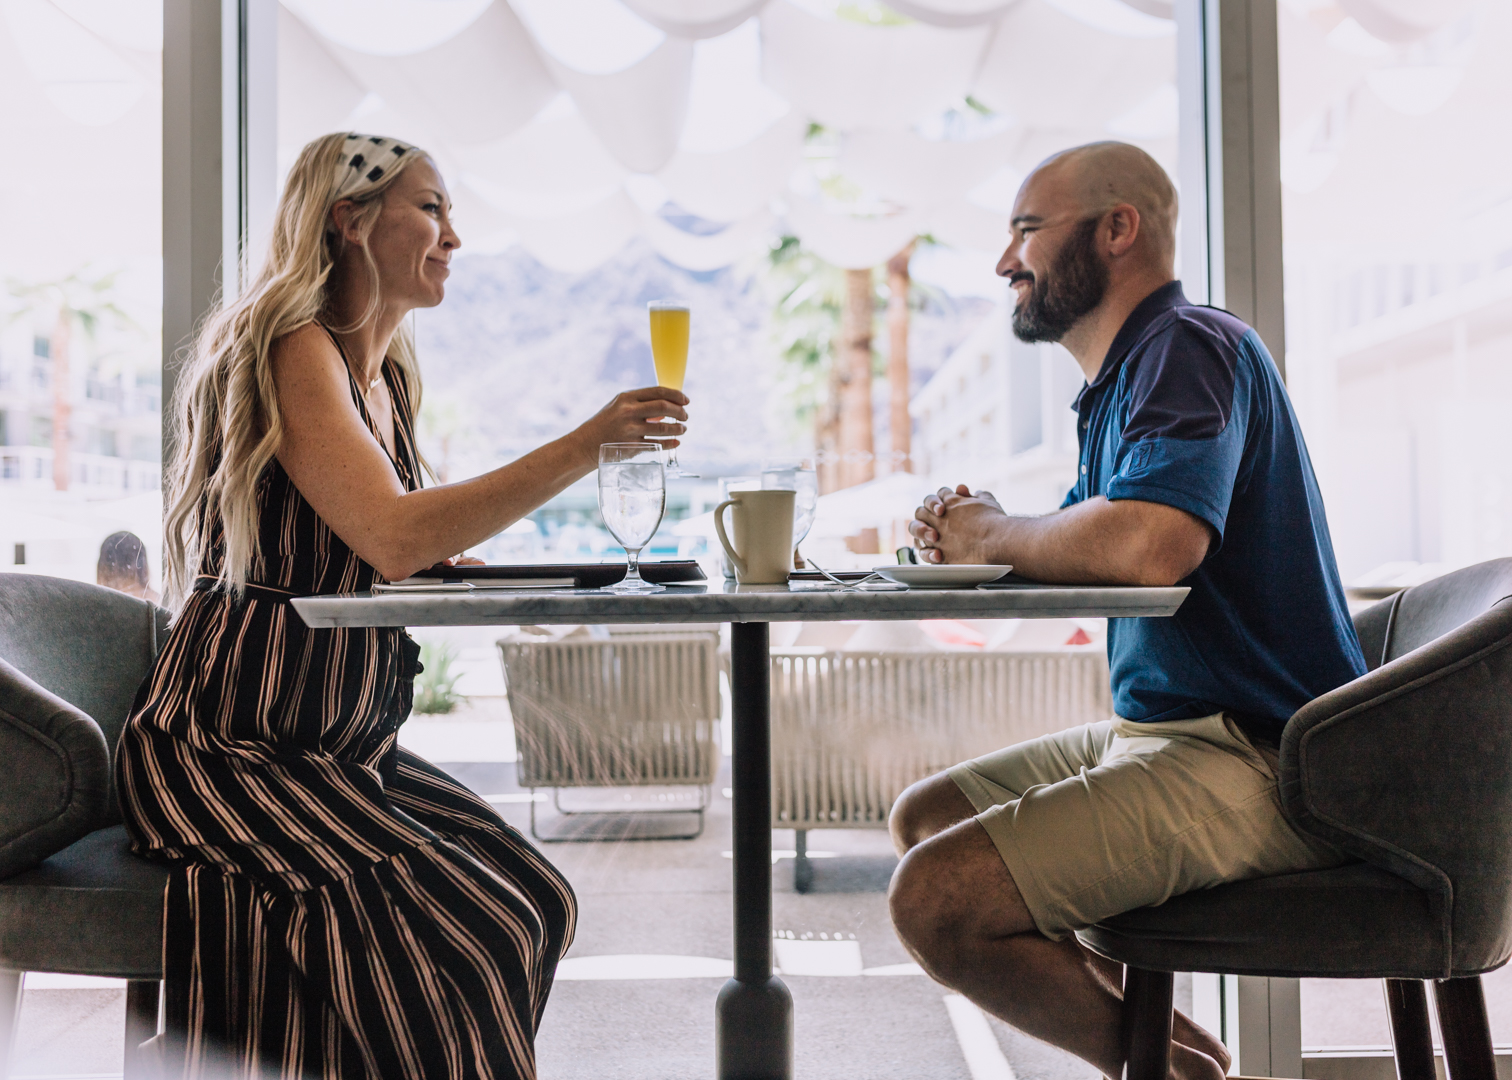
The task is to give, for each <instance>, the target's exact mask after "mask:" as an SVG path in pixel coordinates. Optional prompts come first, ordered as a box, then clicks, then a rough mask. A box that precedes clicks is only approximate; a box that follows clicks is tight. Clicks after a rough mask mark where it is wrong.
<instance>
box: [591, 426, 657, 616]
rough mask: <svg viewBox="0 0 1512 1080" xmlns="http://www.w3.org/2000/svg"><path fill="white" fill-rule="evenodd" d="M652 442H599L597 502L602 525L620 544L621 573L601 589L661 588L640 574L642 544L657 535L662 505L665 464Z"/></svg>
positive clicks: (645, 590) (635, 590)
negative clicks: (621, 553) (622, 553)
mask: <svg viewBox="0 0 1512 1080" xmlns="http://www.w3.org/2000/svg"><path fill="white" fill-rule="evenodd" d="M661 454H662V451H661V447H660V446H659V445H657V444H656V443H605V444H604V445H602V446H600V447H599V470H598V501H599V513H601V514H603V515H604V524H605V525H607V526H608V528H609V531H610V532H611V533H613V534H614V538H615V539H616V540H618V541H619V542H620V546H621V547H623V548H624V549H625V563H626V567H625V576H624V578H623V579H622V580H621V581H620V582H619V583H618V584H616V585H610V586H608V587H607V588H606V589H605V591H606V592H616V593H653V592H664V591H666V587H665V586H662V585H653V584H651V582H649V581H646V580H645V579H643V578H642V577H641V576H640V553H641V549H642V548H643V547H645V546H646V545H647V544H649V543H650V542H651V537H653V536H655V535H656V528H657V526H658V525H660V524H661V519H662V513H663V512H664V511H665V510H666V508H667V477H666V466H664V465H663V464H662V456H661Z"/></svg>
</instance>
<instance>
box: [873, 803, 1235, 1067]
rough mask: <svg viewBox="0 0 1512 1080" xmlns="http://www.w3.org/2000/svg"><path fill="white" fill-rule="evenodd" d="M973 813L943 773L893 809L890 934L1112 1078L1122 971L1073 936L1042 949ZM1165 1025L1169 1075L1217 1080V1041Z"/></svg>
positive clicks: (1178, 1023)
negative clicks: (895, 862)
mask: <svg viewBox="0 0 1512 1080" xmlns="http://www.w3.org/2000/svg"><path fill="white" fill-rule="evenodd" d="M975 814H976V811H975V808H974V807H972V805H971V802H970V800H969V799H967V798H966V796H965V795H964V794H962V792H961V789H960V788H959V787H957V786H956V784H955V781H953V780H951V779H950V778H949V777H948V776H946V775H945V774H943V773H942V774H938V775H936V776H932V777H930V778H929V779H927V780H923V781H920V782H919V783H917V784H915V785H913V787H911V788H909V789H908V791H907V792H905V793H904V795H903V797H902V798H900V799H899V800H898V804H897V807H896V808H895V810H894V812H893V818H892V820H891V822H890V823H889V824H890V826H891V829H892V834H893V841H894V844H895V845H896V846H897V848H898V852H899V854H900V855H901V856H903V862H902V863H900V864H899V867H898V872H897V874H896V875H895V876H894V878H893V886H892V888H891V890H890V891H889V903H890V905H891V907H892V910H893V922H894V924H895V925H896V926H897V928H898V933H899V936H900V937H901V938H902V939H903V942H904V944H905V945H906V946H907V947H908V949H909V951H910V952H911V953H912V954H913V955H914V956H915V958H916V959H918V961H919V963H920V964H921V965H922V966H923V967H924V969H925V970H926V971H928V972H929V973H930V975H931V976H933V977H934V978H935V979H936V980H937V981H939V982H941V983H943V984H945V985H947V986H950V987H951V988H952V989H955V990H958V991H960V992H961V993H962V994H964V995H965V996H967V997H969V998H971V999H972V1000H973V1001H975V1002H977V1004H979V1005H981V1006H983V1007H984V1008H986V1009H987V1010H988V1011H989V1012H991V1013H993V1014H994V1015H995V1016H998V1017H999V1018H1000V1019H1002V1020H1004V1021H1006V1022H1007V1023H1010V1024H1012V1025H1013V1026H1014V1027H1016V1028H1018V1029H1019V1030H1021V1031H1024V1032H1027V1033H1028V1034H1031V1035H1034V1036H1036V1037H1038V1038H1041V1039H1044V1040H1045V1041H1046V1042H1049V1043H1052V1044H1054V1045H1056V1046H1060V1047H1062V1048H1063V1049H1066V1050H1068V1051H1070V1052H1071V1053H1074V1054H1076V1055H1077V1056H1078V1057H1081V1058H1082V1059H1083V1060H1085V1061H1088V1062H1090V1063H1091V1064H1093V1065H1094V1066H1096V1067H1097V1068H1098V1069H1100V1070H1102V1071H1103V1073H1104V1074H1105V1075H1108V1076H1112V1077H1117V1076H1120V1075H1121V1073H1122V1066H1123V1061H1122V1051H1121V1048H1120V1045H1119V1037H1118V1032H1119V1018H1120V1010H1121V1006H1122V1000H1123V965H1121V964H1118V963H1115V962H1114V961H1112V960H1108V959H1107V958H1105V957H1102V956H1099V955H1097V954H1096V953H1094V952H1092V951H1091V950H1089V949H1087V948H1085V947H1084V946H1082V945H1081V943H1080V942H1078V941H1077V940H1076V939H1075V938H1074V937H1072V938H1067V939H1066V940H1064V941H1060V942H1053V941H1050V940H1049V939H1048V938H1046V937H1044V936H1043V935H1042V934H1040V933H1039V931H1038V929H1037V928H1036V927H1035V925H1034V921H1033V919H1032V917H1031V916H1030V914H1029V909H1028V907H1027V906H1026V905H1025V904H1024V900H1023V897H1022V896H1021V895H1020V893H1019V890H1018V886H1017V885H1016V884H1015V883H1014V881H1013V878H1012V876H1011V875H1010V874H1009V873H1008V868H1007V867H1006V866H1005V865H1003V861H1002V857H1001V856H999V855H998V852H997V848H996V847H995V846H994V845H993V843H992V841H991V839H990V838H988V836H987V834H986V832H985V831H984V830H983V829H982V827H981V826H980V825H979V824H977V822H975V821H974V820H972V819H973V818H974V817H975ZM984 898H990V900H989V901H988V902H986V903H984V902H983V899H984ZM1172 1021H1173V1023H1172V1047H1171V1070H1172V1074H1173V1076H1176V1077H1178V1078H1183V1080H1199V1078H1200V1080H1217V1078H1218V1077H1221V1076H1222V1075H1223V1074H1224V1073H1226V1072H1227V1071H1228V1066H1229V1061H1230V1058H1229V1053H1228V1050H1227V1048H1225V1047H1224V1045H1223V1044H1222V1043H1221V1042H1220V1041H1219V1040H1218V1039H1216V1038H1214V1037H1213V1036H1212V1035H1211V1034H1209V1033H1208V1032H1207V1031H1205V1030H1203V1029H1202V1028H1201V1027H1199V1026H1198V1025H1197V1024H1195V1023H1193V1022H1192V1021H1191V1020H1190V1019H1189V1018H1188V1017H1186V1016H1184V1015H1183V1014H1182V1013H1180V1012H1176V1013H1175V1014H1174V1016H1173V1017H1172Z"/></svg>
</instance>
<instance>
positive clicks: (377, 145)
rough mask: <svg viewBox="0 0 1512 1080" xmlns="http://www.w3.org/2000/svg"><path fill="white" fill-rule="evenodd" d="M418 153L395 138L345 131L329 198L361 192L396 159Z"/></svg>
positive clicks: (387, 171)
mask: <svg viewBox="0 0 1512 1080" xmlns="http://www.w3.org/2000/svg"><path fill="white" fill-rule="evenodd" d="M413 153H417V150H416V148H415V147H413V146H410V145H409V144H408V143H402V142H400V141H399V140H398V139H385V138H383V137H381V136H378V135H348V136H347V137H346V142H345V143H344V144H342V147H341V154H340V156H338V157H337V158H336V175H335V176H334V177H333V178H332V184H331V201H332V202H339V201H340V200H342V199H351V198H354V197H356V196H357V195H360V194H361V193H362V192H363V190H364V189H365V188H369V187H371V186H372V185H374V184H376V183H377V182H378V181H379V180H382V179H383V178H384V176H385V175H387V174H388V173H390V172H392V171H393V168H394V166H395V165H396V164H397V163H398V162H399V159H400V158H402V157H404V155H406V154H413Z"/></svg>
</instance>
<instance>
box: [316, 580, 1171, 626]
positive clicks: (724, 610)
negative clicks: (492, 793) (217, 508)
mask: <svg viewBox="0 0 1512 1080" xmlns="http://www.w3.org/2000/svg"><path fill="white" fill-rule="evenodd" d="M1190 591H1191V590H1190V589H1187V588H1185V587H1181V586H1172V587H1169V588H1142V587H1132V586H1106V585H1011V586H1007V587H998V588H988V589H919V588H913V589H875V590H874V589H866V588H863V589H845V590H842V589H840V588H839V587H837V586H812V585H806V584H805V585H800V586H795V587H790V586H787V585H734V584H726V583H723V582H710V583H709V584H707V585H697V586H674V587H672V588H669V589H668V590H667V591H666V592H660V593H649V594H646V595H641V596H635V595H621V594H617V593H611V592H604V591H602V590H599V589H497V590H495V589H488V590H484V589H480V590H477V591H475V592H470V593H405V594H395V593H381V594H368V593H362V594H353V595H347V596H304V597H300V598H298V599H296V600H294V601H292V603H293V605H294V610H296V611H297V612H299V616H300V618H302V619H303V620H304V621H305V623H306V625H308V626H312V627H318V628H328V627H340V626H346V627H357V626H524V625H530V624H545V623H711V622H838V621H841V620H847V619H859V620H867V621H872V620H892V619H1060V618H1071V617H1081V618H1091V617H1098V616H1107V617H1109V618H1130V617H1134V616H1163V615H1174V614H1175V613H1176V609H1177V608H1179V607H1180V606H1181V603H1182V601H1183V600H1185V599H1186V596H1187V593H1188V592H1190Z"/></svg>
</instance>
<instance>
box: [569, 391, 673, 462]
mask: <svg viewBox="0 0 1512 1080" xmlns="http://www.w3.org/2000/svg"><path fill="white" fill-rule="evenodd" d="M687 404H688V397H687V395H686V394H684V393H683V392H682V391H680V390H671V389H668V388H667V387H665V386H648V387H646V388H645V389H642V390H626V391H625V392H624V393H622V394H616V395H615V396H614V400H613V401H611V402H609V404H607V405H605V406H604V407H603V408H602V409H600V410H599V411H598V412H597V413H595V414H594V416H593V418H592V419H590V420H589V421H588V422H587V423H585V424H583V425H582V426H581V427H579V428H578V429H577V430H576V431H574V432H573V433H572V436H573V438H574V440H575V441H576V442H578V443H579V445H580V446H581V450H582V453H583V455H584V460H585V461H586V463H587V465H588V467H589V468H590V469H596V468H598V455H599V447H600V446H602V445H604V443H614V442H645V441H646V440H647V439H648V438H655V439H656V440H657V441H659V442H660V443H661V445H662V446H663V447H666V448H667V449H669V450H670V449H671V448H672V447H674V446H677V445H678V440H677V439H675V438H669V437H668V436H674V435H681V434H682V433H683V432H684V431H686V430H687V428H686V427H684V426H683V425H682V424H679V423H672V422H670V421H672V420H686V419H687V418H688V413H687V411H686V410H685V409H684V408H683V406H685V405H687ZM659 418H663V419H659Z"/></svg>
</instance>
